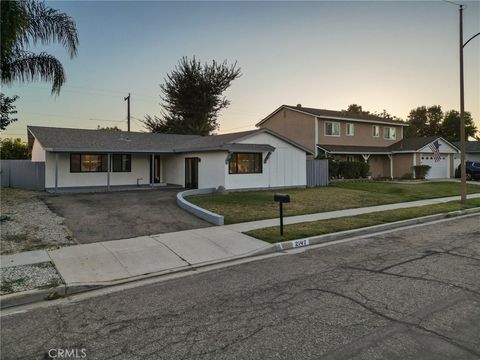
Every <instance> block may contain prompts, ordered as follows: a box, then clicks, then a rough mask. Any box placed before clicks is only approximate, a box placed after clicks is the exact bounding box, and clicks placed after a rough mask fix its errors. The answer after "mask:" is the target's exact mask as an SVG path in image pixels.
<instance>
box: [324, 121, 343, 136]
mask: <svg viewBox="0 0 480 360" xmlns="http://www.w3.org/2000/svg"><path fill="white" fill-rule="evenodd" d="M325 135H327V136H340V123H336V122H326V123H325Z"/></svg>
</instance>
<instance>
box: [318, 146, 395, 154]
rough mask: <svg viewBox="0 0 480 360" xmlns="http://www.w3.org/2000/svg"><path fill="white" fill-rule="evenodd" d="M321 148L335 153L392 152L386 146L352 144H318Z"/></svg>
mask: <svg viewBox="0 0 480 360" xmlns="http://www.w3.org/2000/svg"><path fill="white" fill-rule="evenodd" d="M317 147H318V148H319V149H320V150H323V151H326V152H328V153H335V154H371V153H377V154H390V153H391V151H390V150H389V148H388V147H384V146H352V145H317Z"/></svg>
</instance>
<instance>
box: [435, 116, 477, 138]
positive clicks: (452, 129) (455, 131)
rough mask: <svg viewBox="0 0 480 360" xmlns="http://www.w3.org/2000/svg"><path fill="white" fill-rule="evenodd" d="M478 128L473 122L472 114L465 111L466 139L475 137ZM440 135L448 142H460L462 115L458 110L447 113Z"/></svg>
mask: <svg viewBox="0 0 480 360" xmlns="http://www.w3.org/2000/svg"><path fill="white" fill-rule="evenodd" d="M476 133H477V127H476V126H475V123H474V122H473V118H472V114H470V113H469V112H468V111H465V138H466V139H468V137H469V136H471V137H475V135H476ZM440 135H441V136H442V137H443V138H444V139H446V140H448V141H460V113H459V112H458V111H456V110H450V111H447V112H446V113H445V117H444V119H443V123H442V126H441V128H440Z"/></svg>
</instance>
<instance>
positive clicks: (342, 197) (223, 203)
mask: <svg viewBox="0 0 480 360" xmlns="http://www.w3.org/2000/svg"><path fill="white" fill-rule="evenodd" d="M479 185H480V183H479ZM479 185H470V184H469V185H468V189H467V190H468V193H475V192H477V193H479V192H480V186H479ZM275 192H282V193H283V192H284V193H287V194H289V195H290V199H291V202H290V203H288V204H286V205H285V206H284V214H285V216H294V215H305V214H314V213H319V212H326V211H335V210H344V209H352V208H359V207H366V206H375V205H383V204H393V203H399V202H406V201H415V200H424V199H432V198H440V197H446V196H456V195H459V193H460V185H459V184H458V183H456V182H425V183H411V184H398V183H393V182H378V181H377V182H376V181H369V182H360V183H340V182H337V183H333V184H332V185H330V186H327V187H317V188H308V189H284V190H278V191H272V190H267V191H246V192H231V193H228V194H216V193H215V194H206V195H195V196H188V197H187V200H188V201H190V202H192V203H193V204H195V205H197V206H200V207H201V208H204V209H207V210H210V211H212V212H214V213H217V214H220V215H223V216H224V217H225V224H234V223H241V222H245V221H255V220H262V219H272V218H275V217H277V216H278V204H277V203H275V202H274V201H273V194H274V193H275Z"/></svg>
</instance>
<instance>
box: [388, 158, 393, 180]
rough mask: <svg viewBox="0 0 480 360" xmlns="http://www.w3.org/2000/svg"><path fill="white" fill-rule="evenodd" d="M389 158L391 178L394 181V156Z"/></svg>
mask: <svg viewBox="0 0 480 360" xmlns="http://www.w3.org/2000/svg"><path fill="white" fill-rule="evenodd" d="M387 156H388V158H389V159H390V178H391V179H393V156H392V155H387Z"/></svg>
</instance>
